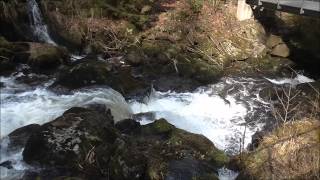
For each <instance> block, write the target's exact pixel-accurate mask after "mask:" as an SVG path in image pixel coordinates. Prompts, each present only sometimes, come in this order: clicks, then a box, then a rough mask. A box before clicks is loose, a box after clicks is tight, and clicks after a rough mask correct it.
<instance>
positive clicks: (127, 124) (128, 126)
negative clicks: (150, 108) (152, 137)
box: [115, 119, 140, 134]
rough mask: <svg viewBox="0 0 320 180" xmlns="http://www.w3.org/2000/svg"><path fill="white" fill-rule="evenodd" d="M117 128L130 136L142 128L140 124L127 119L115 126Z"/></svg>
mask: <svg viewBox="0 0 320 180" xmlns="http://www.w3.org/2000/svg"><path fill="white" fill-rule="evenodd" d="M115 127H116V128H117V129H118V130H119V131H120V132H121V133H125V134H129V133H131V132H133V131H134V130H136V129H137V128H140V124H139V123H138V122H137V121H135V120H132V119H125V120H122V121H120V122H117V123H116V124H115Z"/></svg>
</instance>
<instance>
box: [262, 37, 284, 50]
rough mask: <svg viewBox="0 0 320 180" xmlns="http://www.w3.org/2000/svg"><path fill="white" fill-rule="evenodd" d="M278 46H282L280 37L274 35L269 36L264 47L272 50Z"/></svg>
mask: <svg viewBox="0 0 320 180" xmlns="http://www.w3.org/2000/svg"><path fill="white" fill-rule="evenodd" d="M279 44H283V41H282V38H281V37H279V36H276V35H270V36H269V38H268V39H267V42H266V45H267V47H269V48H273V47H275V46H277V45H279Z"/></svg>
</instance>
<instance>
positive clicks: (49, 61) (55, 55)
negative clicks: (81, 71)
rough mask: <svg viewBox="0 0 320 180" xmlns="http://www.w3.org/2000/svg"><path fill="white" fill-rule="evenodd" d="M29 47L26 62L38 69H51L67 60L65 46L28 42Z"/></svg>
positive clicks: (65, 62)
mask: <svg viewBox="0 0 320 180" xmlns="http://www.w3.org/2000/svg"><path fill="white" fill-rule="evenodd" d="M29 44H30V49H29V51H28V52H27V53H29V54H30V55H29V57H28V60H27V64H29V65H30V66H31V67H34V68H38V69H52V68H56V67H58V66H59V65H61V64H67V63H68V61H69V55H68V51H67V50H66V49H65V48H61V47H57V46H53V45H50V44H42V43H29Z"/></svg>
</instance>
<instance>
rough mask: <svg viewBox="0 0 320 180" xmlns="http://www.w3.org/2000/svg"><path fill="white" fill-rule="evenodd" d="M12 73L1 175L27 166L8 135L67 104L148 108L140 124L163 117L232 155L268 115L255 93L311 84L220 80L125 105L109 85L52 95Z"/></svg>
mask: <svg viewBox="0 0 320 180" xmlns="http://www.w3.org/2000/svg"><path fill="white" fill-rule="evenodd" d="M17 76H19V74H18V75H16V76H15V77H14V76H11V77H7V78H5V77H1V82H3V83H4V86H5V87H4V88H1V115H0V118H1V122H0V123H1V157H0V158H1V159H0V162H3V161H6V160H10V161H12V162H13V167H14V169H12V170H7V169H5V168H3V167H1V179H4V178H9V177H11V179H15V178H14V177H15V176H17V175H19V172H20V173H21V172H23V170H24V169H26V168H28V166H26V165H25V164H24V163H23V162H22V155H21V152H22V149H21V151H19V152H7V148H6V145H7V143H8V141H7V135H8V134H9V133H10V132H12V131H13V130H15V129H17V128H20V127H22V126H25V125H28V124H33V123H37V124H43V123H46V122H49V121H51V120H53V119H55V118H56V117H58V116H60V115H61V114H62V113H63V112H64V111H66V110H67V109H69V108H71V107H75V106H86V105H89V104H95V103H97V104H105V105H107V106H108V107H109V108H111V113H112V114H113V116H114V117H115V120H116V121H118V120H121V119H125V118H128V117H131V115H132V113H146V112H153V113H154V114H155V118H153V119H150V118H148V117H145V118H142V119H143V121H141V123H142V124H148V123H150V122H152V121H153V120H154V119H158V118H165V119H167V120H168V121H169V122H170V123H172V124H173V125H175V126H176V127H178V128H181V129H184V130H187V131H190V132H193V133H197V134H202V135H204V136H206V137H207V138H208V139H210V140H211V141H212V142H213V143H214V144H215V145H216V146H217V147H218V148H220V149H222V150H225V151H228V152H230V151H231V153H237V152H238V150H239V146H240V139H243V137H244V142H243V143H244V145H245V146H247V145H248V143H250V141H251V136H252V135H253V134H254V133H255V132H256V131H257V130H259V129H261V128H262V127H263V125H264V122H265V121H266V120H267V116H266V114H268V113H270V108H269V103H268V102H265V101H263V100H262V98H261V97H259V92H260V90H262V89H263V87H266V86H272V85H279V84H283V83H288V84H299V83H304V82H312V79H309V78H307V77H305V76H302V75H298V76H297V77H295V78H292V79H253V78H223V79H222V80H221V81H220V82H219V83H217V84H212V85H208V86H205V87H199V88H198V89H197V90H196V91H194V92H187V93H175V92H158V91H153V92H152V93H151V95H149V96H146V98H144V101H143V102H138V101H136V100H131V101H130V102H129V104H127V102H126V101H125V99H124V98H123V97H122V95H121V94H120V93H118V92H116V91H114V90H112V89H110V88H89V89H82V90H79V91H74V92H72V93H70V94H68V95H57V94H55V93H53V92H51V91H49V90H48V89H47V87H48V86H49V85H50V84H51V83H52V81H48V82H45V83H43V84H42V85H39V86H36V87H31V86H28V85H25V84H22V83H18V82H17V81H16V80H15V78H16V77H17ZM244 132H245V133H244ZM241 144H242V143H241ZM12 177H13V178H12ZM219 177H220V179H234V177H236V173H235V172H232V171H229V170H226V169H221V170H219ZM9 179H10V178H9Z"/></svg>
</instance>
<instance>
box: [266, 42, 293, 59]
mask: <svg viewBox="0 0 320 180" xmlns="http://www.w3.org/2000/svg"><path fill="white" fill-rule="evenodd" d="M270 54H271V55H273V56H279V57H288V56H289V55H290V49H289V48H288V46H287V45H286V44H279V45H276V46H275V47H274V48H273V49H272V50H271V53H270Z"/></svg>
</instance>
